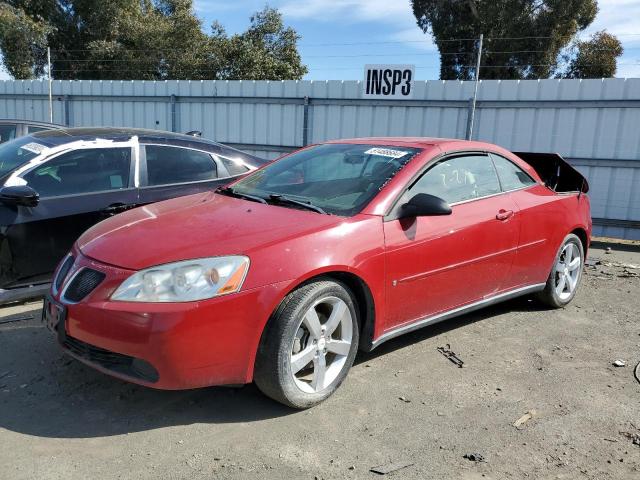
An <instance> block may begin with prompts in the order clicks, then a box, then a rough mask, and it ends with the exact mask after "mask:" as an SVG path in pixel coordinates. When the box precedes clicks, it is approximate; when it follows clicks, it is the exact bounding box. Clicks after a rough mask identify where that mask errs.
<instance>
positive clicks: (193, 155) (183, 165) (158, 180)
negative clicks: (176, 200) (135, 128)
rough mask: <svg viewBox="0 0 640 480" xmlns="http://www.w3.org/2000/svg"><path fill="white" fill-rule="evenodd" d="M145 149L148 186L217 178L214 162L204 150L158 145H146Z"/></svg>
mask: <svg viewBox="0 0 640 480" xmlns="http://www.w3.org/2000/svg"><path fill="white" fill-rule="evenodd" d="M145 151H146V155H147V176H148V184H149V185H150V186H151V185H168V184H172V183H187V182H198V181H201V180H211V179H214V178H218V169H217V167H216V163H215V161H214V160H213V158H212V157H211V155H210V154H208V153H206V152H201V151H199V150H191V149H189V148H181V147H166V146H160V145H147V146H145Z"/></svg>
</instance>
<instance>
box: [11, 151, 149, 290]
mask: <svg viewBox="0 0 640 480" xmlns="http://www.w3.org/2000/svg"><path fill="white" fill-rule="evenodd" d="M132 158H133V155H132V146H131V145H126V146H122V147H109V148H83V149H78V150H73V151H70V152H65V153H62V154H59V155H57V156H55V157H53V158H51V159H49V160H47V161H46V162H44V163H42V164H40V165H38V166H37V167H35V168H33V169H31V170H30V171H28V172H26V173H24V174H23V175H22V180H23V181H24V182H25V183H26V184H27V185H28V186H30V187H32V188H33V189H34V190H36V192H38V194H39V195H40V201H39V203H38V205H37V206H36V207H23V206H20V207H14V215H15V217H14V219H13V222H12V223H11V224H10V225H9V226H8V227H7V232H6V234H5V242H8V244H7V245H4V246H3V252H4V255H7V254H9V255H10V257H11V258H10V264H11V265H10V270H11V274H10V275H3V282H2V283H3V284H4V285H3V286H4V287H5V288H6V287H7V286H20V285H23V284H29V283H42V282H46V281H49V280H50V278H51V274H52V273H53V270H54V269H55V267H56V265H57V263H58V262H59V261H60V259H61V258H62V257H64V255H65V254H66V253H67V252H68V251H69V249H70V248H71V246H72V245H73V243H74V242H75V240H76V239H77V238H78V237H79V236H80V235H81V234H82V233H83V232H84V231H85V230H87V229H88V228H89V227H91V226H92V225H94V224H96V223H97V222H99V221H101V220H103V219H105V218H108V217H109V216H111V215H114V214H115V213H119V212H121V211H124V210H126V209H127V208H131V207H133V206H135V205H136V204H137V200H138V192H137V189H136V188H135V185H134V171H135V169H134V165H133V162H132ZM5 262H6V259H5ZM5 268H6V266H5ZM3 273H5V272H3Z"/></svg>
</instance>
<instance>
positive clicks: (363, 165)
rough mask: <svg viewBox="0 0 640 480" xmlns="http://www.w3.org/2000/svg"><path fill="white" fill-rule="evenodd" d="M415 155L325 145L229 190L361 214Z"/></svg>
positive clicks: (293, 204)
mask: <svg viewBox="0 0 640 480" xmlns="http://www.w3.org/2000/svg"><path fill="white" fill-rule="evenodd" d="M418 152H420V150H419V149H417V148H408V147H395V146H380V145H354V144H335V143H333V144H325V145H318V146H314V147H310V148H308V149H305V150H302V151H300V152H297V153H294V154H292V155H289V156H287V157H284V158H282V159H281V160H278V161H276V162H274V163H272V164H271V165H269V166H267V167H265V168H263V169H262V170H258V171H257V172H256V173H254V174H253V175H250V176H248V177H247V178H245V179H243V180H241V181H240V182H238V183H236V184H235V185H233V188H232V192H231V193H235V194H237V195H244V196H249V195H251V196H253V197H260V198H261V199H264V200H265V201H266V202H268V203H277V204H278V205H281V206H286V207H291V208H305V207H304V206H303V205H300V203H301V202H302V203H306V204H308V206H310V207H311V208H309V209H310V210H315V211H317V212H319V213H324V212H326V213H330V214H334V215H342V216H351V215H355V214H356V213H358V212H360V211H361V210H362V209H363V208H364V207H365V206H366V205H367V204H368V203H369V202H370V201H371V200H372V199H373V197H375V196H376V194H377V193H378V192H379V191H380V190H381V189H382V187H384V185H386V183H387V182H388V181H389V180H390V179H391V178H392V177H393V176H394V175H395V174H396V173H397V172H398V171H399V170H400V169H401V168H402V167H404V166H405V165H406V164H407V163H408V162H409V161H410V160H411V159H412V158H413V157H414V156H415V155H416V154H417V153H418Z"/></svg>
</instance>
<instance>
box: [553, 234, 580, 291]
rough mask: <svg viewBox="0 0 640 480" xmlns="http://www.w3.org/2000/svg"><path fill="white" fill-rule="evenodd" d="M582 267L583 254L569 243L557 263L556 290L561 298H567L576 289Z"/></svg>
mask: <svg viewBox="0 0 640 480" xmlns="http://www.w3.org/2000/svg"><path fill="white" fill-rule="evenodd" d="M581 267H582V256H581V253H580V251H579V250H578V247H577V246H576V245H575V244H573V243H567V244H566V245H565V246H564V248H563V249H562V252H561V253H560V258H559V259H558V262H557V263H556V272H555V290H556V294H557V295H558V297H559V298H560V300H567V299H568V298H570V297H571V295H572V294H573V292H574V291H575V289H576V287H577V286H578V279H579V278H580V269H581Z"/></svg>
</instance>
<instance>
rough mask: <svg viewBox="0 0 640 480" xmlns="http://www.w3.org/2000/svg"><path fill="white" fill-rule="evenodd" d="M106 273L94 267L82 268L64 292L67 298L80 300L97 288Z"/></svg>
mask: <svg viewBox="0 0 640 480" xmlns="http://www.w3.org/2000/svg"><path fill="white" fill-rule="evenodd" d="M105 276H106V275H105V274H104V273H102V272H99V271H97V270H93V269H92V268H83V269H82V270H80V271H79V272H78V273H77V274H76V276H75V277H73V280H71V283H69V285H68V286H67V289H66V290H65V292H64V298H65V300H69V301H71V302H79V301H80V300H82V299H83V298H84V297H86V296H87V295H89V294H90V293H91V292H92V291H93V289H94V288H96V287H97V286H98V285H99V284H100V282H102V280H104V277H105Z"/></svg>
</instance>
